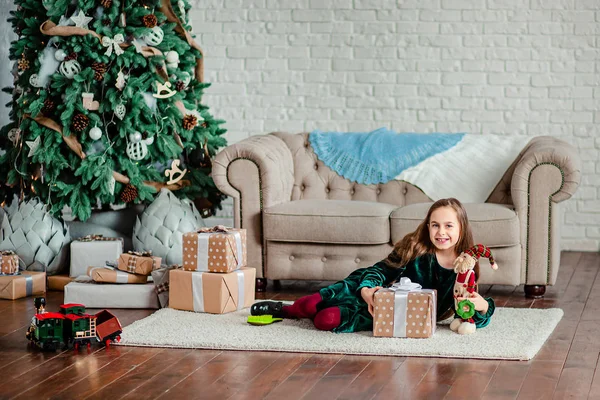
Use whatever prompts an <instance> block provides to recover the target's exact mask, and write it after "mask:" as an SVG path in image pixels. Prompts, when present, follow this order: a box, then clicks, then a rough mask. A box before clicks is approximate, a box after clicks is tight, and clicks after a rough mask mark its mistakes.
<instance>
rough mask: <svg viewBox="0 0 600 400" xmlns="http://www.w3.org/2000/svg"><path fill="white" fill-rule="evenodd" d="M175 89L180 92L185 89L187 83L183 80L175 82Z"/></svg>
mask: <svg viewBox="0 0 600 400" xmlns="http://www.w3.org/2000/svg"><path fill="white" fill-rule="evenodd" d="M175 90H177V91H178V92H183V91H184V90H185V83H183V82H182V81H177V82H175Z"/></svg>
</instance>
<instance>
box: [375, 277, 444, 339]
mask: <svg viewBox="0 0 600 400" xmlns="http://www.w3.org/2000/svg"><path fill="white" fill-rule="evenodd" d="M436 309H437V292H436V291H435V290H433V289H423V288H421V285H419V284H418V283H414V282H411V281H410V279H409V278H400V282H398V283H396V284H394V285H392V286H391V287H390V288H386V289H380V290H378V291H377V292H375V302H374V306H373V336H382V337H404V338H429V337H431V336H433V334H434V333H435V327H436Z"/></svg>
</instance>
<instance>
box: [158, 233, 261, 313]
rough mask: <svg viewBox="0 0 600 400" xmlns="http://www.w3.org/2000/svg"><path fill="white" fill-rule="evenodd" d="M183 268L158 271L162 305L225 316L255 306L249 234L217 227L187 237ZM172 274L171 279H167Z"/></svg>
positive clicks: (253, 271)
mask: <svg viewBox="0 0 600 400" xmlns="http://www.w3.org/2000/svg"><path fill="white" fill-rule="evenodd" d="M182 245H183V249H182V250H183V265H182V267H181V268H169V269H163V270H159V271H156V272H155V274H153V275H154V276H155V285H156V288H157V292H158V294H159V298H161V295H162V299H161V303H166V298H167V296H165V295H164V294H165V293H166V292H168V293H169V296H168V305H169V307H170V308H175V309H179V310H187V311H195V312H207V313H213V314H223V313H227V312H232V311H236V310H241V309H242V308H246V307H249V306H251V305H252V303H253V302H254V281H255V277H256V270H255V269H254V268H247V267H246V264H247V261H246V257H247V252H246V230H245V229H234V228H225V227H223V226H217V227H213V228H203V229H201V230H199V231H196V232H189V233H185V234H184V235H183V240H182ZM167 272H168V279H167V278H166V275H167Z"/></svg>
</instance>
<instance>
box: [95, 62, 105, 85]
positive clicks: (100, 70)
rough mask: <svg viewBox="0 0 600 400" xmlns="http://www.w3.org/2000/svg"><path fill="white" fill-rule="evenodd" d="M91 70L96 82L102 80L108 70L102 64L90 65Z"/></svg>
mask: <svg viewBox="0 0 600 400" xmlns="http://www.w3.org/2000/svg"><path fill="white" fill-rule="evenodd" d="M92 69H93V70H94V79H95V80H97V81H98V82H99V81H101V80H102V79H104V74H105V73H106V71H107V70H108V66H107V65H106V64H105V63H103V62H95V63H92Z"/></svg>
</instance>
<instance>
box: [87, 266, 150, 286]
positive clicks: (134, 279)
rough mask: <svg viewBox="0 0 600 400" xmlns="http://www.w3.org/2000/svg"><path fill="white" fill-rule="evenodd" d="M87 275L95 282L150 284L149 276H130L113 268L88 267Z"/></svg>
mask: <svg viewBox="0 0 600 400" xmlns="http://www.w3.org/2000/svg"><path fill="white" fill-rule="evenodd" d="M87 274H88V276H89V277H90V278H92V280H93V281H94V282H105V283H148V276H146V275H138V274H130V273H128V272H123V271H119V270H116V269H114V268H111V267H88V270H87Z"/></svg>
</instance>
